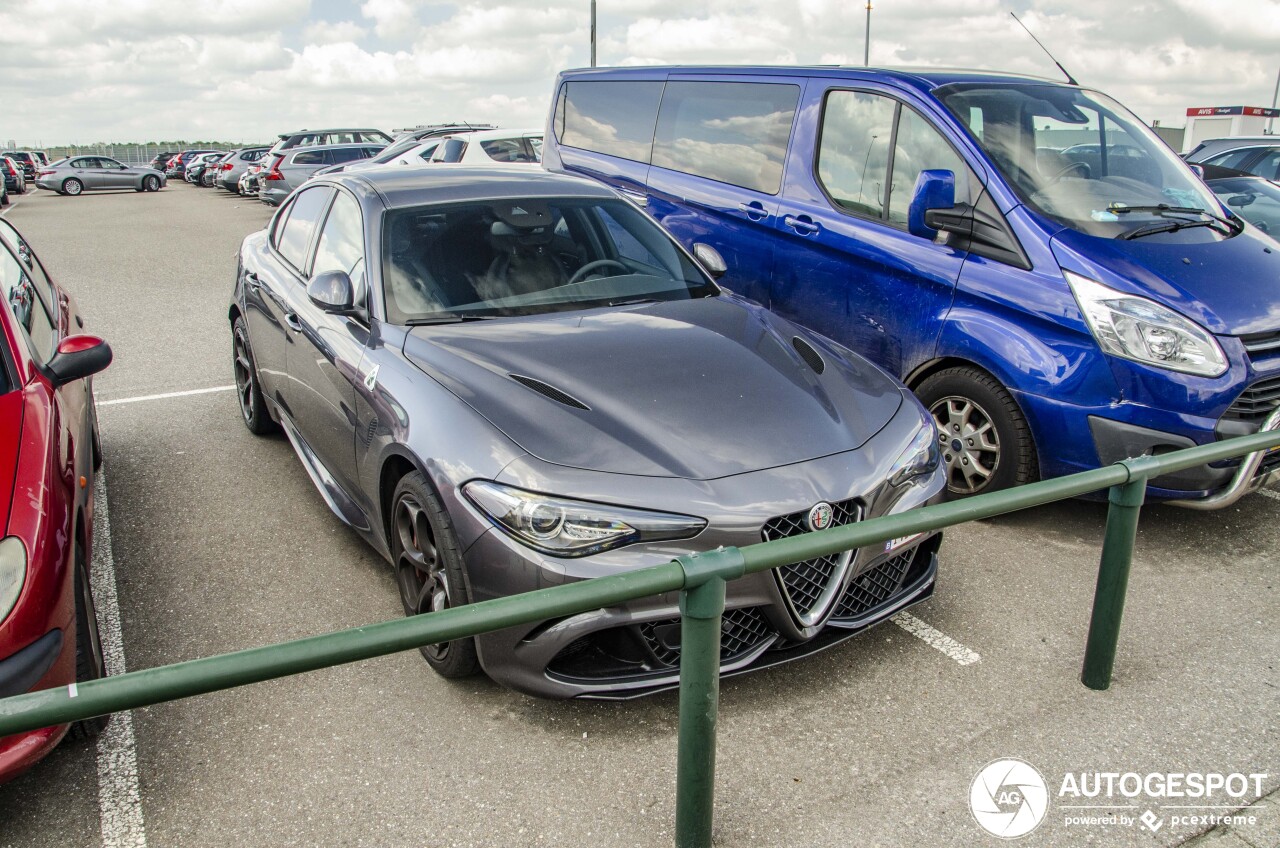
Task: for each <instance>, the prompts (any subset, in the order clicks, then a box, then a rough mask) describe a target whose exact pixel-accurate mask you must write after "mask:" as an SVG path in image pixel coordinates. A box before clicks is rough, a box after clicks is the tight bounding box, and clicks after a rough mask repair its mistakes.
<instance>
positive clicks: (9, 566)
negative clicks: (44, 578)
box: [0, 536, 27, 621]
mask: <svg viewBox="0 0 1280 848" xmlns="http://www.w3.org/2000/svg"><path fill="white" fill-rule="evenodd" d="M25 582H27V548H26V546H25V545H23V544H22V540H21V539H19V538H17V537H16V536H8V537H6V538H4V539H0V621H4V620H5V619H6V618H8V616H9V613H10V612H12V611H13V607H14V605H15V604H16V603H18V596H19V595H21V594H22V584H23V583H25Z"/></svg>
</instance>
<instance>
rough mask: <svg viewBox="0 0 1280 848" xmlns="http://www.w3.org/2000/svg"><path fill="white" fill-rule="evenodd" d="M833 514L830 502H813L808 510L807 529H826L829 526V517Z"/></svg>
mask: <svg viewBox="0 0 1280 848" xmlns="http://www.w3.org/2000/svg"><path fill="white" fill-rule="evenodd" d="M834 516H835V512H834V511H833V510H832V509H831V504H829V503H826V502H823V503H816V504H814V505H813V508H812V509H810V510H809V529H810V530H826V529H827V528H828V527H830V526H831V519H832V518H833V517H834Z"/></svg>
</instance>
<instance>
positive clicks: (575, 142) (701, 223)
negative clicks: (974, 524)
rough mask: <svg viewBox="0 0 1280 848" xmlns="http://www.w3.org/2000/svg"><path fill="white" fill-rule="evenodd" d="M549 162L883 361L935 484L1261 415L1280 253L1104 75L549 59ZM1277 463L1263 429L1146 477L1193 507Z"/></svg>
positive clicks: (985, 483)
mask: <svg viewBox="0 0 1280 848" xmlns="http://www.w3.org/2000/svg"><path fill="white" fill-rule="evenodd" d="M544 164H545V166H546V167H548V168H550V169H552V170H562V171H569V172H574V173H578V174H584V175H588V176H591V177H594V178H596V179H598V180H602V181H604V182H605V183H608V184H609V185H611V186H613V187H615V188H616V189H617V190H618V191H620V192H621V193H622V194H624V195H626V196H628V197H630V198H632V199H633V200H635V201H636V202H637V203H639V204H641V205H642V206H644V207H645V208H646V209H647V210H648V211H649V213H650V214H652V215H653V216H654V217H655V218H656V219H657V220H658V221H660V222H661V223H662V224H664V225H665V226H666V227H667V229H669V230H670V231H671V232H672V233H674V234H675V236H676V237H677V238H679V239H680V240H681V241H682V242H683V243H684V244H685V245H686V246H688V247H690V248H691V249H692V248H693V246H694V245H706V246H709V247H711V248H714V249H715V251H717V252H718V253H719V254H720V256H721V257H722V258H723V260H724V264H725V265H726V267H727V272H726V273H725V274H724V276H723V279H722V282H723V283H724V284H725V285H726V286H727V287H728V288H729V289H731V290H732V291H734V292H736V293H737V294H739V295H741V296H743V297H746V298H750V299H752V300H755V301H757V302H759V303H762V304H764V305H766V306H768V307H769V308H770V309H772V310H774V311H776V312H778V313H781V314H782V315H784V316H786V317H787V318H790V319H792V320H795V321H796V322H797V323H801V324H804V325H807V326H809V327H812V328H814V329H816V330H818V331H819V332H821V333H823V334H825V335H826V336H828V337H830V338H831V339H833V340H835V341H836V342H839V343H840V344H843V345H844V346H846V347H848V348H851V349H853V350H854V351H856V352H858V353H861V354H862V355H864V356H866V357H868V358H869V359H871V360H873V361H875V362H877V363H878V364H880V365H881V366H883V367H885V368H886V369H887V370H889V371H891V372H893V373H895V374H897V375H899V376H900V377H901V378H902V380H903V381H904V382H905V383H906V384H907V385H908V386H910V387H911V388H912V389H913V390H914V391H915V392H916V394H917V395H918V396H919V397H920V398H921V400H922V401H924V403H925V405H926V406H927V407H928V408H929V409H930V411H931V412H932V414H933V417H934V419H935V421H936V422H937V425H938V431H939V443H940V447H941V449H942V452H943V457H944V459H945V460H946V463H947V467H948V472H949V490H950V492H951V494H952V495H953V496H963V495H969V494H975V493H978V492H983V491H990V490H994V489H999V488H1004V487H1007V486H1012V485H1016V484H1019V483H1025V482H1028V481H1031V480H1035V479H1037V478H1040V477H1050V476H1056V475H1061V474H1067V473H1070V472H1074V471H1081V470H1084V469H1088V468H1095V467H1097V466H1098V465H1100V464H1107V463H1111V462H1114V461H1116V460H1118V459H1122V458H1124V457H1129V456H1138V455H1141V454H1159V453H1162V452H1167V451H1171V450H1175V449H1177V448H1182V447H1189V446H1191V445H1195V444H1203V443H1206V442H1212V441H1214V440H1216V439H1221V438H1226V437H1229V436H1234V435H1240V434H1245V433H1252V432H1256V431H1257V430H1258V429H1259V428H1260V427H1262V428H1267V429H1271V428H1275V427H1277V426H1278V425H1280V411H1278V405H1280V255H1277V254H1276V253H1275V252H1274V247H1273V246H1272V244H1271V242H1270V241H1269V240H1267V239H1266V238H1265V237H1263V236H1261V235H1259V234H1258V233H1257V232H1256V231H1254V230H1253V229H1252V228H1251V227H1250V226H1248V225H1246V224H1245V223H1244V222H1243V221H1242V220H1241V219H1240V218H1239V217H1237V216H1235V215H1234V214H1232V212H1231V211H1230V210H1229V209H1227V208H1224V207H1223V206H1222V204H1221V203H1219V202H1218V201H1217V200H1216V199H1215V197H1214V195H1213V194H1212V192H1210V191H1209V189H1208V188H1207V187H1206V186H1205V185H1204V183H1203V182H1201V180H1200V179H1199V178H1198V177H1197V176H1196V174H1195V173H1194V172H1193V171H1192V170H1191V169H1190V167H1188V166H1187V165H1186V164H1185V163H1184V162H1183V161H1182V160H1181V159H1179V158H1178V157H1177V156H1176V155H1175V154H1174V153H1173V151H1171V150H1170V149H1169V148H1168V147H1167V146H1166V145H1165V144H1164V142H1162V141H1161V140H1160V139H1159V138H1158V137H1157V136H1156V135H1155V134H1154V133H1153V132H1152V131H1151V130H1150V129H1148V128H1147V127H1146V126H1144V125H1143V124H1142V122H1141V121H1139V120H1138V119H1137V118H1136V117H1134V116H1133V115H1132V114H1131V113H1129V112H1128V111H1127V110H1126V109H1125V108H1124V107H1122V106H1121V105H1120V104H1118V103H1116V102H1115V101H1114V100H1112V99H1110V98H1109V97H1107V96H1106V95H1104V94H1101V93H1099V92H1096V91H1092V90H1089V89H1086V88H1081V87H1079V86H1075V85H1067V84H1062V83H1058V82H1054V81H1051V80H1043V79H1036V78H1029V77H1021V76H1009V75H1002V74H994V73H985V72H964V71H961V72H957V71H921V72H908V71H886V70H875V69H861V68H841V67H809V68H777V67H755V68H743V67H722V68H710V67H705V68H704V67H665V68H606V69H591V70H575V71H566V72H564V73H562V74H561V75H560V76H559V78H558V80H557V82H556V89H555V94H554V98H553V101H552V109H551V115H550V119H549V125H548V127H547V131H546V142H545V150H544ZM699 255H700V257H706V256H707V255H708V252H707V251H706V249H705V248H704V247H700V248H699ZM711 255H714V254H711ZM1273 475H1280V453H1274V452H1273V453H1272V454H1270V455H1267V456H1263V455H1262V454H1261V453H1259V454H1254V455H1251V456H1250V457H1247V458H1246V459H1245V460H1243V461H1231V462H1228V463H1222V464H1217V465H1213V466H1204V467H1200V468H1196V469H1193V470H1190V471H1185V472H1178V473H1173V474H1168V475H1165V476H1163V477H1160V478H1157V479H1156V480H1154V481H1153V484H1152V486H1151V488H1150V490H1149V495H1150V496H1153V497H1159V498H1163V499H1175V500H1177V501H1178V502H1179V503H1181V504H1183V505H1185V506H1192V507H1198V508H1203V509H1209V508H1215V507H1221V506H1225V505H1226V504H1228V503H1232V502H1234V501H1235V500H1237V499H1238V498H1239V497H1240V496H1242V495H1243V494H1245V493H1247V492H1249V491H1253V490H1254V489H1256V488H1258V487H1260V486H1262V485H1265V484H1266V483H1268V482H1270V480H1271V479H1273Z"/></svg>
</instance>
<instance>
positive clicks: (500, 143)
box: [430, 129, 542, 165]
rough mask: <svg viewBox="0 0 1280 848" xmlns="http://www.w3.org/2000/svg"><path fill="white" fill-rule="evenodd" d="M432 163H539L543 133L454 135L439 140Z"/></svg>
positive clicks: (471, 133) (506, 131) (504, 132)
mask: <svg viewBox="0 0 1280 848" xmlns="http://www.w3.org/2000/svg"><path fill="white" fill-rule="evenodd" d="M430 161H431V162H458V163H462V164H465V165H487V164H492V163H494V162H497V163H500V164H535V165H536V164H537V163H539V162H541V161H542V130H541V129H526V130H480V131H476V132H465V133H452V134H450V135H448V136H445V137H444V138H441V139H440V140H439V144H438V145H437V146H436V148H435V151H434V152H433V153H432V154H431V159H430Z"/></svg>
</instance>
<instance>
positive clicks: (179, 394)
mask: <svg viewBox="0 0 1280 848" xmlns="http://www.w3.org/2000/svg"><path fill="white" fill-rule="evenodd" d="M235 388H236V387H235V386H214V387H212V388H209V389H189V390H188V391H185V392H165V393H164V394H161V395H139V396H138V397H127V398H116V399H115V400H100V401H98V406H115V405H117V404H121V403H142V402H143V401H144V400H167V399H169V398H176V397H189V396H191V395H207V394H209V393H210V392H232V391H235Z"/></svg>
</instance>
